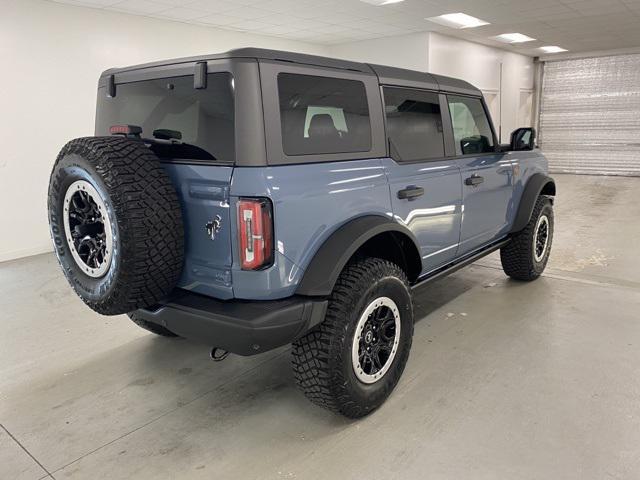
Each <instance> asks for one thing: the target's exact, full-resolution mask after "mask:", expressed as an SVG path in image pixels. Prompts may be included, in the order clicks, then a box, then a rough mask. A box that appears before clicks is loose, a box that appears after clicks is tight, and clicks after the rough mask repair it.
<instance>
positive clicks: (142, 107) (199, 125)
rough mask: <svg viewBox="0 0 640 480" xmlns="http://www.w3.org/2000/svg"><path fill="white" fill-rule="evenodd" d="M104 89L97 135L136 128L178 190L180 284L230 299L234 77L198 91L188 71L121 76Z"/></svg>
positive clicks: (219, 76) (211, 81)
mask: <svg viewBox="0 0 640 480" xmlns="http://www.w3.org/2000/svg"><path fill="white" fill-rule="evenodd" d="M112 77H113V76H112ZM112 81H113V80H112ZM108 90H109V87H108V85H104V82H103V81H101V86H100V88H99V89H98V105H97V115H96V135H109V134H110V129H111V127H112V126H114V125H135V126H139V127H141V128H142V134H141V135H140V138H141V140H142V141H144V142H145V143H146V144H147V145H148V147H149V148H150V149H151V150H153V151H154V152H155V153H156V155H158V157H159V158H160V160H161V162H162V165H163V167H164V168H165V170H166V171H167V173H168V174H169V176H170V177H171V180H172V181H173V183H174V185H175V188H176V191H177V192H178V196H179V198H180V201H181V205H182V213H183V219H184V229H185V265H184V269H183V273H182V277H181V279H180V281H179V283H178V286H179V287H181V288H185V289H188V290H191V291H194V292H197V293H201V294H204V295H209V296H213V297H217V298H220V299H229V298H232V297H233V289H232V283H231V266H232V260H233V258H232V248H231V233H232V232H231V219H230V213H229V188H230V184H231V177H232V174H233V166H234V163H235V105H234V85H233V76H232V75H231V73H229V72H216V73H209V74H208V75H207V77H206V82H204V86H203V85H200V88H196V87H195V86H194V75H185V76H178V77H170V78H152V79H144V80H138V81H130V82H126V81H124V82H122V83H120V82H119V83H118V84H117V85H116V86H115V88H114V87H113V86H112V87H111V92H109V91H108ZM109 93H111V94H114V95H112V96H110V95H109ZM158 253H159V254H160V255H161V254H162V252H158Z"/></svg>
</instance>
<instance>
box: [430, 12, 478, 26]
mask: <svg viewBox="0 0 640 480" xmlns="http://www.w3.org/2000/svg"><path fill="white" fill-rule="evenodd" d="M425 20H429V21H430V22H433V23H438V24H440V25H444V26H445V27H451V28H474V27H481V26H482V25H489V22H485V21H484V20H480V19H479V18H476V17H472V16H471V15H467V14H466V13H447V14H445V15H439V16H437V17H429V18H425Z"/></svg>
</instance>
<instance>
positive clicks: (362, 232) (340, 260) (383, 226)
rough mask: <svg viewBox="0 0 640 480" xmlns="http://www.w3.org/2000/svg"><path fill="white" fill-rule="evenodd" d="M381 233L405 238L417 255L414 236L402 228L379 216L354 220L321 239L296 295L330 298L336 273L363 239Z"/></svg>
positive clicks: (416, 243)
mask: <svg viewBox="0 0 640 480" xmlns="http://www.w3.org/2000/svg"><path fill="white" fill-rule="evenodd" d="M385 232H396V233H398V234H402V235H406V236H407V237H409V238H410V239H411V242H412V246H413V247H414V248H415V249H416V251H417V252H420V249H419V248H418V242H417V240H416V238H415V236H414V235H413V233H412V232H411V230H409V229H408V228H407V227H405V226H404V225H401V224H399V223H397V222H394V221H393V220H391V219H389V218H388V217H383V216H379V215H367V216H364V217H358V218H356V219H354V220H351V221H349V222H347V223H345V224H344V225H342V226H341V227H340V228H338V229H337V230H336V231H335V232H333V233H332V234H331V235H330V236H329V237H328V238H327V239H326V240H325V242H324V243H323V244H322V246H321V247H320V248H319V249H318V251H317V252H316V254H315V256H314V257H313V260H311V262H310V263H309V266H308V267H307V268H306V269H305V272H304V275H303V277H302V281H301V282H300V284H299V285H298V288H297V290H296V294H298V295H309V296H327V295H330V294H331V291H332V290H333V286H334V285H335V283H336V281H337V280H338V276H339V275H340V272H342V269H343V268H344V267H345V265H346V264H347V262H348V261H349V259H350V258H351V257H352V256H353V254H354V253H355V252H356V251H357V250H358V249H359V248H360V247H361V246H362V245H364V244H365V243H366V242H367V240H370V239H372V238H373V237H375V236H376V235H379V234H381V233H385ZM418 258H419V253H418Z"/></svg>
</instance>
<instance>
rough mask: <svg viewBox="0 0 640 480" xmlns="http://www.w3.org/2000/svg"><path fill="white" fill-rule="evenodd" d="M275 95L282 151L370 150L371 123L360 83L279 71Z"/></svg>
mask: <svg viewBox="0 0 640 480" xmlns="http://www.w3.org/2000/svg"><path fill="white" fill-rule="evenodd" d="M278 95H279V101H280V122H281V126H282V148H283V150H284V153H285V154H287V155H312V154H327V153H348V152H367V151H369V150H371V124H370V121H369V106H368V103H367V94H366V91H365V87H364V83H362V82H360V81H358V80H345V79H342V78H331V77H319V76H315V75H298V74H292V73H280V74H279V75H278Z"/></svg>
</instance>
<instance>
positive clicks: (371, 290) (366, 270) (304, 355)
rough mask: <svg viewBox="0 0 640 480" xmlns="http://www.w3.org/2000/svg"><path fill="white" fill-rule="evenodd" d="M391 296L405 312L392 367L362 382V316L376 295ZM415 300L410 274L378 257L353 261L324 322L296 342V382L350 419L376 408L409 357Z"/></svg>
mask: <svg viewBox="0 0 640 480" xmlns="http://www.w3.org/2000/svg"><path fill="white" fill-rule="evenodd" d="M379 297H389V298H391V299H392V300H393V301H394V302H395V303H396V304H397V306H398V310H399V312H400V321H401V328H400V335H399V344H398V347H397V352H396V354H395V357H393V359H392V361H391V363H390V367H389V370H388V371H387V372H386V373H385V374H384V375H383V376H382V377H381V378H380V379H379V380H377V381H376V382H375V383H372V384H367V383H363V382H361V381H360V380H359V379H358V378H357V376H356V373H355V370H354V366H353V364H352V351H351V350H352V343H353V339H354V335H355V330H356V326H357V323H358V320H359V318H360V316H361V314H362V313H363V311H364V310H365V309H366V307H367V305H369V304H370V303H371V302H372V301H373V300H375V299H376V298H379ZM412 338H413V305H412V300H411V292H410V289H409V284H408V281H407V277H406V275H405V273H404V272H403V271H402V269H401V268H400V267H398V266H397V265H395V264H393V263H391V262H389V261H386V260H382V259H378V258H365V259H361V260H358V261H355V262H352V263H350V264H348V265H347V266H346V267H345V269H344V270H343V271H342V273H341V274H340V276H339V278H338V280H337V282H336V285H335V287H334V289H333V292H332V294H331V296H330V298H329V304H328V307H327V314H326V317H325V320H324V322H322V323H321V324H320V325H318V326H317V327H316V328H315V329H313V330H312V331H310V332H309V333H308V334H306V335H305V336H304V337H302V338H300V339H299V340H297V341H296V342H294V343H293V351H292V364H293V371H294V375H295V378H296V383H297V384H298V386H299V388H300V389H301V390H302V392H303V393H304V394H305V396H306V397H307V398H308V399H309V400H311V402H313V403H315V404H316V405H319V406H321V407H324V408H327V409H329V410H331V411H333V412H336V413H340V414H342V415H345V416H347V417H350V418H359V417H363V416H365V415H367V414H369V413H371V412H372V411H374V410H375V409H377V408H378V407H379V406H380V405H382V403H384V401H385V400H386V399H387V397H388V396H389V395H390V394H391V392H392V391H393V389H394V388H395V386H396V384H397V383H398V380H399V379H400V376H401V375H402V372H403V371H404V367H405V365H406V363H407V359H408V358H409V351H410V350H411V341H412Z"/></svg>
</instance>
